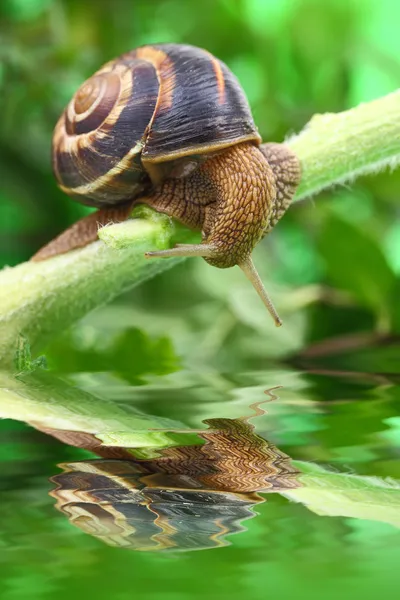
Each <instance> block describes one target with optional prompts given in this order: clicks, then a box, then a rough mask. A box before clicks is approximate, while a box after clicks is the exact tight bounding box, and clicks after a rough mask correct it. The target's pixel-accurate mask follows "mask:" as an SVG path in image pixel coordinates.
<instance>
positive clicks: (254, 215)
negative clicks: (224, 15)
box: [33, 44, 301, 326]
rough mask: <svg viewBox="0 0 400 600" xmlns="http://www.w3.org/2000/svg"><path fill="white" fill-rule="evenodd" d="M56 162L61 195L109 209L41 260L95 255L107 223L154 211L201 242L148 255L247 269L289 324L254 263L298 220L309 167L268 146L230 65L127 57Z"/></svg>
mask: <svg viewBox="0 0 400 600" xmlns="http://www.w3.org/2000/svg"><path fill="white" fill-rule="evenodd" d="M52 153H53V170H54V173H55V176H56V179H57V181H58V184H59V186H60V188H61V189H62V190H63V191H64V192H66V193H67V194H69V195H70V196H71V197H72V198H73V199H75V200H77V201H79V202H81V203H83V204H87V205H90V206H94V207H97V208H98V209H99V210H98V211H97V212H94V213H92V214H91V215H89V216H88V217H85V218H83V219H81V220H80V221H78V222H77V223H75V225H73V226H72V227H71V228H70V229H68V230H66V231H65V232H64V233H63V234H61V235H60V236H59V237H58V238H56V239H55V240H53V241H52V242H50V244H48V245H47V246H45V247H44V248H42V249H41V250H39V252H38V253H37V254H36V255H35V256H34V257H33V260H43V259H46V258H48V257H50V256H54V255H57V254H61V253H63V252H67V251H69V250H71V249H73V248H77V247H82V246H85V245H87V244H88V243H90V242H91V241H94V240H95V239H96V238H97V232H98V226H99V225H103V224H106V223H108V222H116V221H117V222H118V221H121V220H124V219H126V218H128V217H129V215H130V214H131V210H132V206H133V205H134V204H135V203H144V204H147V205H149V206H151V207H153V208H154V209H155V210H157V211H159V212H162V213H165V214H167V215H169V216H171V217H174V218H176V219H177V220H178V221H180V222H182V223H183V224H184V225H186V226H188V227H189V228H192V229H195V230H200V231H201V232H202V242H201V243H200V244H178V245H177V246H176V247H174V248H171V249H167V250H160V251H150V249H149V252H147V253H146V257H148V258H151V257H161V258H164V257H171V256H201V257H203V258H204V259H205V260H206V261H207V262H208V263H209V264H211V265H213V266H216V267H220V268H228V267H232V266H234V265H238V266H239V267H240V268H241V269H242V271H244V273H245V275H246V276H247V277H248V279H250V281H251V282H252V284H253V286H254V287H255V289H256V291H257V292H258V294H259V296H260V297H261V299H262V301H263V302H264V304H265V305H266V307H267V309H268V310H269V312H270V313H271V315H272V317H273V319H274V321H275V324H276V325H278V326H279V325H281V320H280V318H279V316H278V314H277V312H276V310H275V308H274V306H273V304H272V302H271V300H270V298H269V296H268V294H267V292H266V290H265V288H264V286H263V284H262V282H261V279H260V277H259V275H258V273H257V271H256V269H255V266H254V264H253V261H252V259H251V253H252V250H253V248H254V247H255V245H256V244H257V243H258V242H259V241H260V239H261V238H262V237H263V236H264V235H265V234H267V233H269V232H270V231H271V229H272V228H273V227H274V226H275V224H276V223H277V222H278V221H279V219H280V218H281V217H282V215H283V214H284V213H285V211H286V210H287V208H288V206H289V204H290V202H291V199H292V197H293V195H294V193H295V190H296V187H297V185H298V183H299V180H300V173H301V170H300V164H299V161H298V159H297V157H296V155H295V154H294V153H293V152H292V151H291V150H290V149H289V148H288V147H287V146H285V145H284V144H275V143H268V144H261V138H260V135H259V133H258V131H257V128H256V125H255V124H254V121H253V117H252V114H251V111H250V107H249V104H248V101H247V99H246V96H245V94H244V91H243V90H242V88H241V86H240V84H239V82H238V80H237V79H236V77H235V76H234V75H233V73H232V72H231V71H230V70H229V69H228V67H227V66H226V65H225V64H224V63H223V62H221V61H220V60H218V59H217V58H215V57H214V56H213V55H211V54H210V53H209V52H207V51H206V50H202V49H200V48H196V47H194V46H188V45H179V44H159V45H154V46H143V47H139V48H137V49H135V50H132V51H131V52H128V53H126V54H123V55H121V56H120V57H118V58H116V59H115V60H112V61H110V62H108V63H106V64H105V65H104V66H103V67H101V68H100V70H98V71H97V72H96V73H95V74H94V75H93V76H92V77H90V78H89V79H88V80H87V81H86V82H85V83H83V85H82V86H81V87H80V88H79V90H78V91H77V92H76V93H75V95H74V96H73V98H72V99H71V101H70V102H69V104H68V106H67V108H66V109H65V110H64V112H63V114H62V115H61V117H60V119H59V121H58V123H57V125H56V127H55V131H54V136H53V150H52Z"/></svg>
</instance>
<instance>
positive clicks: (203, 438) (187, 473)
mask: <svg viewBox="0 0 400 600" xmlns="http://www.w3.org/2000/svg"><path fill="white" fill-rule="evenodd" d="M0 417H6V418H14V419H18V420H21V421H26V422H28V423H30V424H33V425H34V426H36V427H38V428H39V429H41V430H46V431H47V433H51V434H52V435H53V436H55V437H58V438H61V439H63V436H65V434H66V433H71V432H72V437H71V438H70V441H71V442H72V443H75V442H74V440H80V442H81V443H80V444H78V445H83V446H84V440H85V439H89V445H90V444H91V443H92V442H93V440H96V442H97V443H99V442H102V446H101V452H102V453H104V452H106V449H107V448H109V449H111V450H112V456H113V457H116V458H117V457H118V452H116V451H117V450H121V449H122V454H120V455H119V456H121V455H122V456H124V457H125V456H126V453H127V452H130V453H131V454H132V458H133V460H134V462H135V464H137V465H139V466H140V468H141V472H142V473H143V472H144V473H149V474H150V475H151V474H155V480H157V473H160V474H161V475H163V474H164V475H166V476H169V475H171V474H172V475H174V476H176V477H178V479H177V481H178V480H179V481H180V482H181V487H182V482H184V481H187V477H189V479H190V478H192V480H193V481H197V480H196V477H198V480H199V481H200V483H201V484H202V485H203V489H204V487H205V486H207V485H208V486H209V488H210V489H214V490H215V489H216V490H218V489H224V490H228V491H232V492H235V491H245V492H246V493H247V492H255V491H269V492H278V493H280V494H283V495H285V496H287V497H289V498H290V499H292V500H295V501H297V502H301V503H303V504H304V505H305V506H307V508H309V509H310V510H312V511H314V512H316V513H318V514H325V515H331V516H334V515H341V516H350V517H355V518H361V519H371V520H375V521H383V522H387V523H391V524H393V525H396V526H400V483H398V482H396V481H394V480H389V479H387V480H384V479H380V478H378V477H360V476H358V475H349V474H347V473H338V472H334V473H332V472H329V471H327V470H326V469H324V468H322V467H319V466H317V465H314V464H312V463H305V462H300V461H292V460H291V458H290V457H289V456H287V455H286V454H285V453H284V452H282V451H281V450H279V448H276V447H275V446H274V445H273V444H271V443H270V442H268V441H267V440H265V439H263V438H261V437H260V436H259V435H257V433H256V432H255V431H254V427H253V426H252V425H250V424H249V423H248V422H247V420H246V419H227V418H212V419H208V420H206V421H204V424H205V426H208V429H206V428H205V429H204V431H199V432H198V434H197V435H195V434H194V431H193V430H190V429H188V430H187V432H186V433H184V432H182V434H179V433H177V431H179V430H182V429H183V428H182V424H181V423H178V422H171V421H168V420H164V419H161V418H158V417H152V416H149V415H145V414H144V413H141V412H140V411H138V410H136V409H134V408H133V407H132V406H125V405H124V406H120V405H118V404H117V403H116V402H112V401H105V400H102V399H101V398H97V397H95V396H92V395H91V394H89V393H87V392H83V391H81V390H79V389H77V388H75V387H73V386H71V385H69V384H68V383H65V382H62V381H59V380H57V379H55V378H54V377H52V376H50V375H49V374H48V373H40V374H36V373H35V374H31V375H20V376H18V378H14V377H12V376H11V375H10V374H8V373H5V372H0ZM162 428H163V430H162ZM155 429H158V431H154V430H155ZM151 430H153V431H151ZM80 434H84V435H80ZM87 434H89V435H90V438H85V435H87ZM180 435H181V437H179V436H180ZM74 436H75V437H74ZM66 439H67V436H66ZM90 447H91V449H92V450H95V451H98V450H96V449H95V448H94V447H92V446H90ZM138 450H141V451H142V453H141V454H140V452H138ZM149 450H150V452H149ZM154 450H158V453H154ZM157 470H158V471H157ZM161 479H162V477H161ZM158 482H159V483H160V478H158Z"/></svg>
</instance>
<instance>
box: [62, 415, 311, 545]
mask: <svg viewBox="0 0 400 600" xmlns="http://www.w3.org/2000/svg"><path fill="white" fill-rule="evenodd" d="M205 423H206V424H207V425H209V427H210V429H208V430H206V431H202V432H200V433H199V438H200V439H199V445H197V446H196V445H192V446H180V447H175V448H166V449H164V450H162V451H161V455H160V456H159V457H156V458H152V459H147V460H139V459H132V458H131V459H130V460H112V458H115V457H117V455H118V449H117V448H113V449H112V454H110V456H109V457H106V458H105V459H103V460H92V461H82V462H77V463H66V464H63V465H60V466H61V467H62V468H63V469H64V473H62V474H60V475H56V476H55V477H53V478H52V481H53V482H54V483H56V484H57V486H58V487H57V489H56V490H54V491H53V492H51V494H52V496H54V498H56V500H57V508H58V509H59V510H61V511H62V512H63V513H65V514H66V515H67V516H68V518H69V519H70V521H71V522H72V523H73V524H74V525H76V526H78V527H79V528H80V529H82V530H83V531H85V532H86V533H89V534H91V535H94V536H96V537H98V538H99V539H101V540H103V541H104V542H106V543H107V544H110V545H113V546H121V547H127V548H131V549H136V550H168V549H170V550H171V549H174V550H194V549H202V548H203V549H204V548H215V547H219V546H224V545H226V544H227V543H228V542H226V541H225V536H227V535H228V534H232V533H237V532H239V531H243V530H244V528H243V527H242V526H241V525H240V523H241V521H243V520H245V519H249V518H251V517H253V516H254V513H253V512H252V510H251V508H252V507H253V506H254V505H256V504H258V503H260V502H263V501H264V500H263V499H262V498H261V497H260V496H259V495H258V494H257V493H255V492H256V491H264V492H277V491H280V490H285V489H288V488H295V487H298V486H299V482H298V477H297V476H298V471H297V470H296V469H295V468H294V467H293V465H292V464H291V460H290V458H289V456H287V455H286V454H284V453H283V452H281V451H280V450H278V448H276V447H275V446H273V445H272V444H271V443H269V442H267V441H266V440H264V439H263V438H261V437H260V436H258V435H257V434H255V433H254V428H253V427H252V426H251V425H249V424H248V423H247V421H246V420H240V419H236V420H232V419H209V420H208V421H205ZM64 433H65V432H64ZM77 435H78V436H79V434H76V433H74V436H73V439H74V443H75V444H77V443H78V441H79V442H80V445H82V444H83V441H82V440H86V442H88V443H90V446H91V448H92V449H93V443H94V441H93V439H92V437H90V438H86V437H85V436H84V435H83V437H80V438H79V440H78V439H77V437H76V436H77ZM204 442H205V443H204ZM83 445H84V444H83ZM102 453H103V456H104V448H103V452H102ZM125 457H126V449H121V454H120V458H125Z"/></svg>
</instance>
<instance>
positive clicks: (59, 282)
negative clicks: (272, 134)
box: [0, 91, 400, 364]
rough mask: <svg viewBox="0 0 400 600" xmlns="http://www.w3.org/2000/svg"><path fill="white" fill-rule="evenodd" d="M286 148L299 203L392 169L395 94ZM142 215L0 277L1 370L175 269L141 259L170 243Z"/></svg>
mask: <svg viewBox="0 0 400 600" xmlns="http://www.w3.org/2000/svg"><path fill="white" fill-rule="evenodd" d="M288 145H289V146H290V147H291V148H292V149H293V150H294V151H295V152H296V154H297V155H298V157H299V158H300V161H301V164H302V172H303V176H302V182H301V185H300V188H299V190H298V193H297V196H296V199H297V200H300V199H301V198H304V197H307V196H310V195H311V194H315V193H317V192H318V191H320V190H322V189H324V188H327V187H329V186H331V185H333V184H335V183H341V182H343V181H346V180H349V179H354V178H355V177H357V176H359V175H361V174H366V173H372V172H377V171H379V170H380V169H382V168H384V167H386V166H387V165H391V166H395V165H397V164H398V161H399V158H400V91H397V92H395V93H393V94H389V95H387V96H385V97H383V98H380V99H378V100H375V101H373V102H368V103H366V104H362V105H360V106H358V107H356V108H354V109H352V110H349V111H345V112H342V113H338V114H325V115H315V116H314V117H313V118H312V119H311V121H310V123H309V124H308V125H307V127H306V128H305V129H304V131H303V132H301V133H300V135H298V136H296V137H293V138H292V139H290V140H289V141H288ZM136 214H137V213H136ZM141 214H142V215H146V216H145V219H140V220H138V219H135V220H130V221H129V222H126V223H122V224H118V225H112V226H110V227H104V228H103V229H102V230H101V231H100V232H99V237H100V238H101V240H103V241H100V242H95V243H94V244H91V245H89V246H88V247H86V248H83V249H80V250H76V251H74V252H70V253H68V254H66V255H63V256H58V257H55V258H52V259H49V260H47V261H44V262H42V263H25V264H22V265H19V266H17V267H15V268H13V269H4V270H3V271H2V272H1V273H0V289H1V292H0V315H1V317H0V332H1V333H0V357H1V358H2V359H3V362H4V364H6V363H8V364H10V362H11V361H12V357H13V354H14V348H15V342H16V338H17V336H18V334H19V333H23V334H25V335H26V337H27V338H28V339H29V340H30V342H31V343H32V344H36V343H43V341H44V340H45V339H46V337H48V336H50V335H52V334H54V332H57V331H59V330H60V329H65V328H66V327H68V326H69V325H70V324H71V323H73V322H75V321H76V320H77V319H79V318H81V317H82V316H83V315H85V314H86V313H88V312H89V311H91V310H93V309H94V308H95V307H97V306H99V305H101V304H103V303H105V302H108V301H110V300H111V299H112V298H115V297H116V296H118V295H119V294H120V293H121V292H122V291H124V290H127V289H129V288H131V287H133V286H134V285H137V284H139V283H140V282H141V281H144V280H145V279H148V278H149V277H152V276H153V275H155V274H156V273H158V272H161V271H164V270H166V269H169V268H170V267H171V266H173V264H174V261H173V259H168V260H163V259H155V260H152V261H151V262H150V261H146V260H145V258H144V252H146V251H148V250H153V249H162V248H166V247H168V246H170V245H171V243H173V239H172V238H173V236H174V233H175V225H174V224H173V222H172V220H171V219H169V218H167V217H161V218H160V217H159V216H158V215H155V213H154V212H152V211H149V210H148V211H147V212H146V213H144V212H143V211H142V212H141ZM185 235H186V236H188V237H187V239H185ZM193 235H194V234H190V233H188V232H187V230H186V234H185V233H184V230H183V229H182V230H181V235H180V240H179V241H180V242H182V241H193V239H194V238H193ZM182 236H183V237H182Z"/></svg>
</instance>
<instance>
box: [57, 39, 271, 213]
mask: <svg viewBox="0 0 400 600" xmlns="http://www.w3.org/2000/svg"><path fill="white" fill-rule="evenodd" d="M244 141H253V142H254V143H255V144H259V143H260V142H261V139H260V136H259V134H258V132H257V128H256V126H255V124H254V121H253V118H252V115H251V112H250V108H249V105H248V102H247V99H246V97H245V94H244V92H243V90H242V88H241V86H240V84H239V82H238V81H237V79H236V78H235V76H234V75H233V74H232V73H231V71H230V70H229V69H228V68H227V67H226V65H225V64H224V63H222V62H221V61H219V60H218V59H216V58H215V57H213V56H212V55H211V54H209V53H208V52H206V51H205V50H202V49H200V48H195V47H193V46H185V45H177V44H160V45H156V46H143V47H141V48H137V49H136V50H132V51H131V52H128V53H127V54H123V55H122V56H120V57H119V58H116V59H115V60H113V61H111V62H108V63H107V64H105V65H104V66H103V67H102V68H101V69H100V70H99V71H97V72H96V73H95V74H94V75H93V76H92V77H91V78H90V79H88V80H87V81H86V82H85V83H84V84H83V85H82V86H81V87H80V88H79V90H78V91H77V92H76V94H75V95H74V97H73V98H72V99H71V101H70V103H69V104H68V106H67V108H66V109H65V111H64V112H63V114H62V115H61V117H60V119H59V121H58V123H57V125H56V128H55V131H54V137H53V168H54V172H55V175H56V177H57V180H58V183H59V185H60V187H61V189H63V190H64V191H65V192H66V193H68V194H70V195H71V196H74V197H75V198H76V199H77V200H79V201H80V202H83V203H84V204H89V205H93V206H100V207H101V206H108V205H113V204H117V203H120V202H123V201H125V200H131V199H134V198H135V197H138V196H139V195H141V194H143V193H144V192H145V191H146V190H147V189H149V188H150V187H151V186H152V185H154V184H158V183H160V182H161V181H162V180H163V179H164V178H165V177H167V176H169V175H170V173H171V171H172V169H174V168H175V167H176V164H177V162H178V163H179V162H180V161H182V159H184V157H191V158H193V159H194V160H195V161H201V160H203V159H204V158H206V157H207V156H209V155H210V154H212V153H214V152H218V151H220V150H222V149H223V148H226V147H228V146H232V145H234V144H238V143H240V142H244ZM185 160H187V158H186V159H185ZM175 171H176V170H175ZM184 174H185V170H184V169H183V170H182V175H181V176H184Z"/></svg>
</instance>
